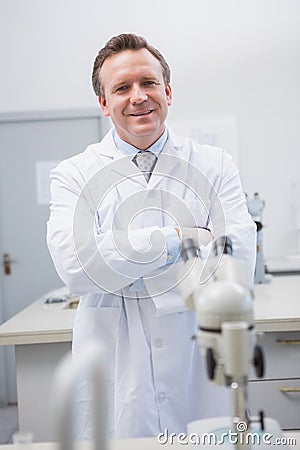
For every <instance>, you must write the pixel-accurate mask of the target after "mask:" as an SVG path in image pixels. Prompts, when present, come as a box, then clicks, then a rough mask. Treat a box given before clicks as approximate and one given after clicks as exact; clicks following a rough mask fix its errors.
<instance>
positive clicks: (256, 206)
mask: <svg viewBox="0 0 300 450" xmlns="http://www.w3.org/2000/svg"><path fill="white" fill-rule="evenodd" d="M246 201H247V208H248V211H249V214H250V215H251V216H252V219H253V220H254V222H255V224H256V232H257V240H256V264H255V273H254V283H269V282H270V281H271V279H272V275H270V274H267V273H266V264H265V260H264V248H263V228H264V226H263V210H264V207H265V201H264V200H262V199H261V198H260V196H259V193H258V192H255V193H254V196H253V198H252V199H250V198H248V196H247V195H246Z"/></svg>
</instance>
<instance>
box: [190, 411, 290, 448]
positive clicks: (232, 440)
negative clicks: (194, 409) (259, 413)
mask: <svg viewBox="0 0 300 450" xmlns="http://www.w3.org/2000/svg"><path fill="white" fill-rule="evenodd" d="M231 425H232V419H231V418H230V417H215V418H210V419H202V420H197V421H195V422H191V423H189V424H188V436H189V441H190V442H191V443H195V442H196V440H197V439H198V442H199V443H200V445H201V447H202V448H203V449H206V448H207V449H210V450H211V448H212V446H218V445H220V448H222V450H233V449H253V450H254V449H257V450H263V449H264V448H268V449H269V450H270V446H271V447H274V446H280V447H282V446H284V448H285V449H287V448H289V446H288V445H287V444H285V442H286V441H285V439H284V438H283V434H282V431H281V429H280V426H279V424H278V422H276V421H275V420H274V419H270V418H265V430H264V431H261V429H260V424H258V423H252V424H251V425H250V427H249V429H248V430H247V429H246V430H243V429H244V428H245V426H246V424H245V423H244V422H240V423H239V425H238V428H239V427H240V429H241V432H235V431H233V430H232V429H231ZM242 430H243V431H242Z"/></svg>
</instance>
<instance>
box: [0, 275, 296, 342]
mask: <svg viewBox="0 0 300 450" xmlns="http://www.w3.org/2000/svg"><path fill="white" fill-rule="evenodd" d="M72 301H73V300H72V299H71V300H69V301H66V302H64V303H54V304H45V296H43V297H41V298H39V299H38V300H36V301H35V302H33V303H32V304H31V305H30V306H28V307H27V308H25V309H24V310H23V311H21V312H19V313H18V314H16V315H15V316H14V317H12V318H11V319H9V320H8V321H7V322H5V323H4V324H2V325H1V326H0V345H21V344H36V343H52V342H69V341H70V342H71V341H72V335H73V333H72V327H73V320H74V316H75V311H76V310H75V309H71V308H70V306H71V303H72ZM253 306H254V318H255V324H256V329H257V330H258V331H266V332H268V331H298V330H300V275H290V276H274V277H273V279H272V281H271V282H270V283H265V284H257V285H255V287H254V301H253Z"/></svg>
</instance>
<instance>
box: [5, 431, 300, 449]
mask: <svg viewBox="0 0 300 450" xmlns="http://www.w3.org/2000/svg"><path fill="white" fill-rule="evenodd" d="M283 437H284V438H288V439H294V441H293V442H295V445H294V444H293V445H291V446H290V450H300V433H284V434H283ZM290 442H291V441H290ZM195 447H196V446H195V445H193V444H190V445H183V444H181V443H180V442H177V441H174V442H172V443H171V442H168V443H166V444H161V443H159V442H158V440H157V439H156V438H140V439H115V440H111V441H110V442H109V447H108V450H163V449H165V448H166V449H170V450H171V449H173V450H179V449H181V450H182V448H190V449H191V448H195ZM197 447H198V446H197ZM280 447H281V448H286V447H284V446H283V445H280ZM19 448H20V447H18V448H17V446H16V445H0V450H19ZM220 448H222V446H220ZM59 449H60V447H59V445H58V444H56V443H51V442H44V443H39V442H37V443H34V444H32V446H31V447H30V450H59ZM75 450H94V447H93V446H92V444H91V443H90V442H80V443H77V445H75Z"/></svg>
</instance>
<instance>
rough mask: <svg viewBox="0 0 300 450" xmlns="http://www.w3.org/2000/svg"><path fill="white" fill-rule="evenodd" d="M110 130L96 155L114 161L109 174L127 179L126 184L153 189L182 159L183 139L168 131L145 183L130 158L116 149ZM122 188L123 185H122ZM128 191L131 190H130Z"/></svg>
mask: <svg viewBox="0 0 300 450" xmlns="http://www.w3.org/2000/svg"><path fill="white" fill-rule="evenodd" d="M112 130H113V129H111V130H110V131H109V132H108V133H107V134H106V136H104V138H103V139H102V141H101V144H100V145H99V147H98V149H97V153H98V154H99V156H101V157H107V158H110V159H111V161H114V163H113V164H112V165H111V172H115V173H117V174H118V175H121V176H122V179H128V182H134V183H138V184H140V185H141V186H142V187H143V188H144V189H150V188H154V187H155V186H157V185H158V184H159V183H160V182H161V180H162V179H163V178H164V177H165V176H166V175H170V174H172V173H174V170H175V169H176V166H177V165H178V164H179V162H180V159H181V158H182V157H183V151H182V148H183V146H184V141H185V139H184V138H181V137H178V136H176V135H175V134H174V133H173V132H172V131H170V129H169V136H168V140H167V142H166V144H165V146H164V149H163V151H162V152H161V155H160V157H159V158H158V161H157V164H156V166H155V168H154V171H153V173H152V176H151V178H150V180H149V183H147V182H146V180H145V178H144V175H143V174H142V173H141V172H140V170H139V169H138V168H137V167H136V165H135V164H134V163H133V162H132V160H131V157H130V156H124V154H123V153H122V152H121V151H120V150H118V148H117V147H116V145H115V142H114V139H113V133H112ZM166 155H170V156H171V158H168V159H167V160H166V158H167V156H166ZM122 186H124V185H123V184H122ZM130 190H132V188H131V189H130Z"/></svg>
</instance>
